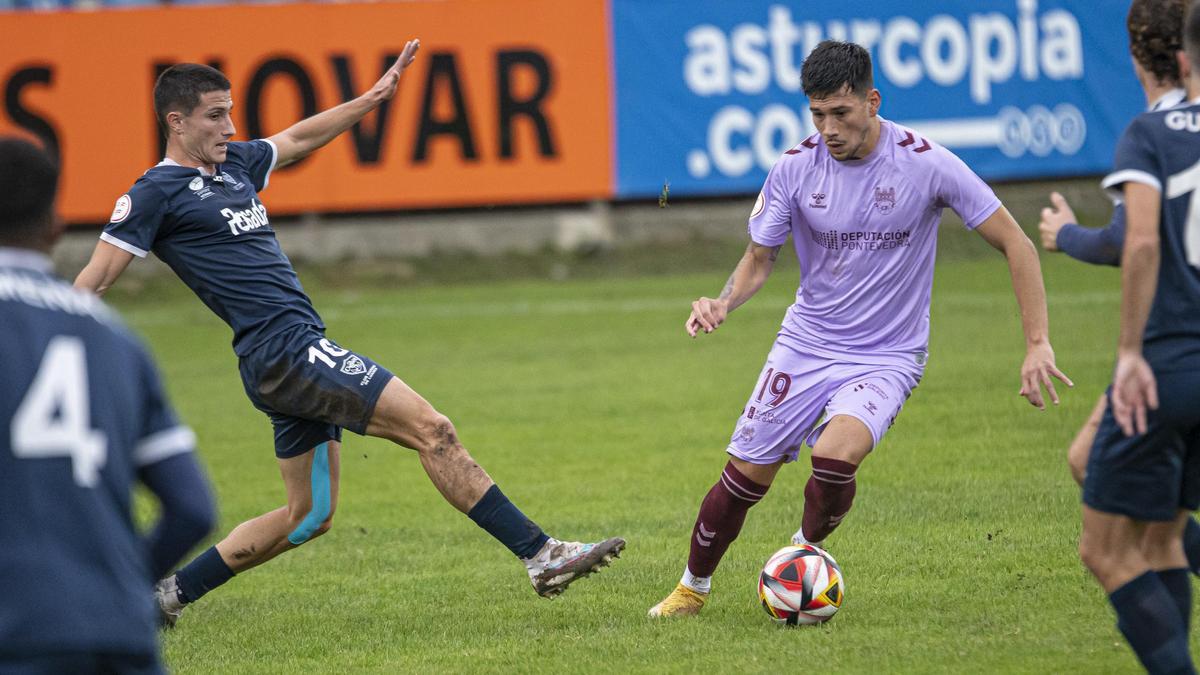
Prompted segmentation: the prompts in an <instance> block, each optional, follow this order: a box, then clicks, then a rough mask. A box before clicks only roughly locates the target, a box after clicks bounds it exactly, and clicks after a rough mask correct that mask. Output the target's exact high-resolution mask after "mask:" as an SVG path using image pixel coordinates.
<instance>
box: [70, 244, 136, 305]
mask: <svg viewBox="0 0 1200 675" xmlns="http://www.w3.org/2000/svg"><path fill="white" fill-rule="evenodd" d="M131 260H133V254H132V253H130V252H129V251H126V250H124V249H120V248H117V247H116V246H113V245H112V244H110V243H108V242H107V241H98V242H96V249H95V250H94V251H92V259H91V260H89V261H88V264H87V265H86V266H84V268H83V270H81V271H80V272H79V276H77V277H75V288H79V289H83V290H85V291H90V292H92V293H95V294H96V295H104V292H105V291H107V290H108V289H109V288H111V287H112V285H113V283H115V282H116V281H117V277H119V276H121V273H122V272H124V271H125V268H126V267H129V261H131Z"/></svg>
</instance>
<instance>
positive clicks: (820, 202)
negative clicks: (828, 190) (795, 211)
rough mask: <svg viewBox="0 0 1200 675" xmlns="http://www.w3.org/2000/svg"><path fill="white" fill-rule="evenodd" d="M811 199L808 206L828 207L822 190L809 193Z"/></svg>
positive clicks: (815, 207)
mask: <svg viewBox="0 0 1200 675" xmlns="http://www.w3.org/2000/svg"><path fill="white" fill-rule="evenodd" d="M809 196H810V197H811V200H810V201H809V202H808V205H809V207H811V208H814V209H825V208H829V203H828V202H827V201H826V199H825V197H826V195H825V193H824V192H814V193H812V194H811V195H809Z"/></svg>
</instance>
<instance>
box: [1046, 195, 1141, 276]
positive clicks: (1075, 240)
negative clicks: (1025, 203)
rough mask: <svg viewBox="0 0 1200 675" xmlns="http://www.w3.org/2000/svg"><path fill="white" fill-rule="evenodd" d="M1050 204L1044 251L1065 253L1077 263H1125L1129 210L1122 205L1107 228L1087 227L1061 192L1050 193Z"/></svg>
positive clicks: (1118, 206)
mask: <svg viewBox="0 0 1200 675" xmlns="http://www.w3.org/2000/svg"><path fill="white" fill-rule="evenodd" d="M1050 203H1051V206H1048V207H1046V208H1044V209H1042V220H1041V222H1039V223H1038V230H1039V231H1040V232H1041V234H1042V248H1044V249H1046V250H1047V251H1062V252H1063V253H1066V254H1067V255H1069V256H1071V257H1072V258H1075V259H1076V260H1079V261H1082V262H1085V263H1091V264H1093V265H1119V264H1121V243H1122V242H1123V241H1124V239H1125V208H1124V206H1122V205H1120V204H1118V205H1117V206H1116V207H1115V208H1114V209H1113V214H1112V219H1111V220H1109V222H1108V225H1105V226H1104V227H1098V228H1097V227H1083V226H1082V225H1079V224H1078V223H1077V222H1076V220H1075V212H1074V211H1072V210H1071V206H1070V205H1069V204H1067V200H1066V199H1064V198H1063V196H1062V195H1061V194H1059V193H1057V192H1052V193H1050Z"/></svg>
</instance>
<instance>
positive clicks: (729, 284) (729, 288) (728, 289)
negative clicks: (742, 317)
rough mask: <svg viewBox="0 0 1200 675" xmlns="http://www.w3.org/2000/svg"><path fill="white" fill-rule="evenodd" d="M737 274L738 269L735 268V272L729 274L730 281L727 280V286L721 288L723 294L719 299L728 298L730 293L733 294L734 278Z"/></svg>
mask: <svg viewBox="0 0 1200 675" xmlns="http://www.w3.org/2000/svg"><path fill="white" fill-rule="evenodd" d="M736 276H737V270H734V272H733V274H730V275H729V281H726V282H725V288H723V289H721V295H720V296H719V299H721V300H726V299H728V298H729V296H730V295H733V280H734V278H735V277H736Z"/></svg>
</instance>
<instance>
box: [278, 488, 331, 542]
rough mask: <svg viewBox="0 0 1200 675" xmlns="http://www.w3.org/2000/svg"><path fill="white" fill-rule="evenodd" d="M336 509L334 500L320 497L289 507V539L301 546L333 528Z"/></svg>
mask: <svg viewBox="0 0 1200 675" xmlns="http://www.w3.org/2000/svg"><path fill="white" fill-rule="evenodd" d="M335 510H336V507H335V505H334V504H333V502H332V500H329V499H320V498H318V499H316V500H314V501H310V502H306V503H304V504H299V505H296V506H295V507H289V508H288V536H287V539H288V541H289V542H291V543H292V544H294V545H296V546H299V545H301V544H303V543H305V542H309V541H312V540H313V539H316V538H317V537H319V536H321V535H323V534H325V533H326V532H328V531H329V530H331V529H333V514H334V511H335Z"/></svg>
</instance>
